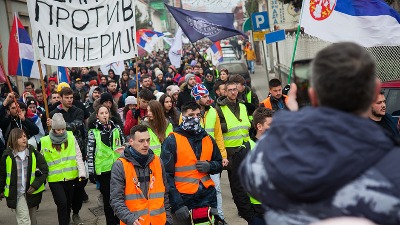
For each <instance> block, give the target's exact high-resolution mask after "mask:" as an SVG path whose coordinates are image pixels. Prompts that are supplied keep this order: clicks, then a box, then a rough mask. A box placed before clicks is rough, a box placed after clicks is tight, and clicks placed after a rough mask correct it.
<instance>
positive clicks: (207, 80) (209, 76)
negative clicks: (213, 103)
mask: <svg viewBox="0 0 400 225" xmlns="http://www.w3.org/2000/svg"><path fill="white" fill-rule="evenodd" d="M214 84H215V77H214V74H213V73H212V72H211V71H210V70H207V71H206V75H205V77H204V80H203V85H204V86H205V87H206V88H207V90H208V91H209V93H210V98H211V99H212V100H215V99H216V98H215V91H214Z"/></svg>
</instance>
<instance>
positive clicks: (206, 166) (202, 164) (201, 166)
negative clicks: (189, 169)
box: [196, 161, 210, 173]
mask: <svg viewBox="0 0 400 225" xmlns="http://www.w3.org/2000/svg"><path fill="white" fill-rule="evenodd" d="M196 169H197V170H198V171H199V172H200V173H208V172H210V163H209V162H207V161H197V162H196Z"/></svg>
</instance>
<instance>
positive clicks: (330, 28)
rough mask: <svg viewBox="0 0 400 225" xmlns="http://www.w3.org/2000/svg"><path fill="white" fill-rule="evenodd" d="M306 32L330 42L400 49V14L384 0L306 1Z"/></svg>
mask: <svg viewBox="0 0 400 225" xmlns="http://www.w3.org/2000/svg"><path fill="white" fill-rule="evenodd" d="M302 10H303V12H302V16H301V21H300V25H301V26H302V27H304V32H305V33H307V34H310V35H312V36H315V37H318V38H320V39H323V40H325V41H329V42H342V41H351V42H355V43H358V44H359V45H362V46H364V47H373V46H399V45H400V15H399V13H397V12H396V10H394V9H393V8H391V7H390V6H389V5H388V4H386V3H385V2H384V1H383V0H304V6H303V9H302Z"/></svg>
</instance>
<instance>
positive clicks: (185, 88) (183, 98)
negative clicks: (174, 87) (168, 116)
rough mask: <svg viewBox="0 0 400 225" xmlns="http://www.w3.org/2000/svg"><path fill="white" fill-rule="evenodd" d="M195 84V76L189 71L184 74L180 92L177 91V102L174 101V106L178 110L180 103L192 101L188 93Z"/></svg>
mask: <svg viewBox="0 0 400 225" xmlns="http://www.w3.org/2000/svg"><path fill="white" fill-rule="evenodd" d="M194 85H196V78H195V76H194V74H192V73H189V74H187V75H186V76H185V83H183V84H182V86H181V92H179V95H178V102H177V103H176V107H178V109H179V110H180V109H181V107H182V105H183V104H185V103H187V102H189V101H193V98H192V96H191V95H190V92H191V90H192V88H193V87H194Z"/></svg>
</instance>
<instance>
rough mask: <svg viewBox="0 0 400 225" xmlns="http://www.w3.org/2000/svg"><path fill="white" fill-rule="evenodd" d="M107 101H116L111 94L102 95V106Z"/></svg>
mask: <svg viewBox="0 0 400 225" xmlns="http://www.w3.org/2000/svg"><path fill="white" fill-rule="evenodd" d="M106 101H110V102H114V99H113V96H112V94H111V93H108V92H106V93H103V94H101V96H100V104H103V103H104V102H106Z"/></svg>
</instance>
